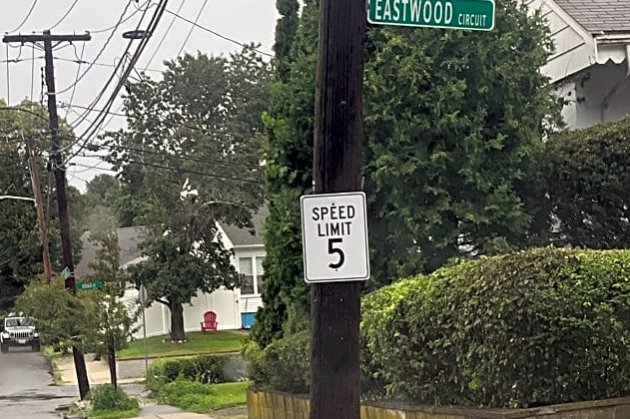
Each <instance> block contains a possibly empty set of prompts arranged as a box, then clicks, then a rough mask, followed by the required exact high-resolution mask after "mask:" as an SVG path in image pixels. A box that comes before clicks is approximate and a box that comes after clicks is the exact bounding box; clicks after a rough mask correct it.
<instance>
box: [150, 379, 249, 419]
mask: <svg viewBox="0 0 630 419" xmlns="http://www.w3.org/2000/svg"><path fill="white" fill-rule="evenodd" d="M249 385H250V383H249V381H239V382H236V383H222V384H201V383H199V382H192V381H175V382H172V383H170V384H167V385H166V386H165V387H164V388H163V389H162V391H161V392H160V396H159V398H158V400H159V401H160V402H161V403H166V404H170V405H172V406H177V407H179V408H181V409H184V410H187V411H189V412H195V413H208V412H210V411H211V410H215V409H222V408H226V407H234V406H240V405H244V404H245V403H246V402H247V399H246V395H245V390H246V389H247V387H249Z"/></svg>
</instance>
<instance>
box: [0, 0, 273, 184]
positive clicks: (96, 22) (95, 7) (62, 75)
mask: <svg viewBox="0 0 630 419" xmlns="http://www.w3.org/2000/svg"><path fill="white" fill-rule="evenodd" d="M147 1H149V2H150V3H152V4H153V5H154V6H155V3H156V2H157V0H139V2H138V3H136V2H135V1H132V4H131V6H130V7H129V8H128V11H127V13H126V15H125V19H126V18H128V17H130V16H132V15H133V16H132V17H131V18H130V19H129V20H127V21H125V22H124V23H122V24H121V25H120V27H119V29H118V30H117V31H116V32H115V33H114V34H113V37H112V39H111V41H110V42H109V43H107V45H106V42H107V39H108V37H109V36H110V35H111V34H112V30H108V31H104V32H98V33H97V31H99V30H102V29H107V28H111V27H113V26H115V24H116V23H117V22H118V20H119V19H120V17H121V14H122V13H123V10H124V9H125V6H126V5H127V4H128V0H0V32H2V33H3V34H4V33H9V34H17V33H18V32H19V33H22V34H29V33H32V32H40V33H41V31H42V30H45V29H48V28H51V27H53V26H54V25H55V24H56V23H57V22H58V21H60V19H61V18H62V17H63V16H64V15H65V14H66V13H67V12H68V11H69V14H68V15H67V16H66V17H65V18H64V19H63V20H61V22H60V23H59V24H58V25H57V26H56V27H54V28H53V29H52V33H53V34H54V33H57V34H67V33H84V32H86V31H89V32H91V33H92V41H90V42H87V43H85V50H83V47H84V46H83V44H82V43H77V44H75V45H74V47H73V46H67V45H65V44H64V45H60V46H59V47H57V50H56V51H55V56H56V57H58V58H59V59H57V60H56V61H55V72H56V85H57V90H58V91H60V92H61V91H63V90H65V89H67V88H68V87H70V86H71V85H72V84H73V83H74V82H75V80H76V78H77V70H78V71H79V74H83V73H84V72H85V71H86V70H87V69H88V65H87V64H83V65H81V67H80V68H78V67H79V65H78V64H76V63H74V62H70V61H64V60H75V61H76V60H78V58H80V57H81V55H82V54H83V61H86V62H94V61H95V59H96V58H97V56H98V54H99V51H101V49H103V48H104V47H105V49H104V50H103V52H102V54H101V56H100V58H98V60H96V65H94V66H92V68H91V69H89V71H87V72H86V73H85V76H84V77H83V78H82V79H81V80H80V81H79V83H78V84H77V85H76V90H75V93H74V98H72V91H73V89H71V88H70V89H69V90H68V91H66V92H64V93H60V94H59V96H58V98H57V103H58V104H59V106H60V109H59V115H60V116H62V117H64V116H65V115H66V112H68V114H67V115H68V118H67V119H68V121H69V122H71V123H72V122H73V121H75V120H76V119H77V118H78V116H79V115H78V114H77V112H78V113H79V114H81V113H83V112H85V110H84V109H82V107H87V106H89V105H90V104H91V103H92V102H93V101H94V99H95V97H96V95H97V94H98V92H99V91H100V89H101V87H102V85H103V83H104V82H105V81H106V80H107V79H108V78H109V77H110V75H111V74H112V71H113V68H111V67H110V66H112V65H114V64H116V63H117V62H118V61H119V60H120V58H121V55H122V53H123V51H124V49H125V47H126V46H127V42H128V41H126V40H124V39H123V38H122V33H123V32H125V31H129V30H133V29H135V28H136V26H137V25H138V21H139V19H140V16H141V15H142V10H140V11H138V8H139V7H140V6H143V5H145V4H146V3H145V2H147ZM204 1H205V6H204ZM75 3H76V4H75ZM73 4H74V7H72V6H73ZM33 5H34V8H33V9H32V13H31V15H30V16H29V17H28V19H27V20H26V21H25V22H24V23H23V24H22V22H23V21H24V19H25V18H26V16H27V15H28V13H29V10H31V8H32V7H33ZM71 8H72V9H71ZM167 9H168V10H170V11H172V12H177V14H179V15H181V16H182V17H185V18H186V19H189V20H192V21H194V20H195V19H196V17H197V15H198V14H199V13H200V11H201V13H200V15H199V20H198V24H199V25H201V26H203V27H205V28H208V29H210V30H212V31H215V32H217V33H219V34H221V35H224V36H226V37H228V38H231V39H234V40H236V41H239V42H244V43H249V42H258V43H260V44H262V46H261V48H260V49H261V50H262V51H265V52H269V53H271V52H272V51H271V50H272V46H273V35H274V30H275V22H276V19H277V13H276V9H275V0H169V2H168V6H167ZM153 10H155V7H153V8H151V9H150V10H149V13H147V14H146V17H145V20H144V21H143V24H142V27H145V26H146V23H147V22H148V20H149V19H150V16H151V15H152V13H151V12H152V11H153ZM21 24H22V26H21V28H19V31H17V32H16V31H15V30H16V29H18V27H19V26H20V25H21ZM191 27H192V25H191V24H190V23H188V22H186V21H184V20H182V19H179V18H177V17H174V16H173V15H172V14H170V13H165V14H164V16H163V17H162V20H161V21H160V24H159V26H158V29H157V31H156V33H155V34H154V36H153V37H152V39H151V40H150V42H149V44H148V46H147V48H146V49H145V51H144V53H143V55H142V57H141V58H140V60H139V64H138V65H137V66H136V68H138V69H143V68H147V67H148V68H149V69H157V70H159V69H161V68H162V67H163V66H162V62H163V61H164V60H170V59H173V58H175V57H176V56H177V54H178V51H180V49H181V48H182V45H184V42H185V40H186V38H187V35H188V33H189V31H190V29H191ZM162 39H164V41H163V43H162V45H161V46H160V48H159V49H158V48H157V47H158V45H159V44H160V41H161V40H162ZM136 42H137V41H136ZM0 47H1V49H2V51H0V60H1V61H2V62H1V64H0V96H1V97H3V98H5V100H6V98H7V97H10V104H11V105H17V104H18V103H19V102H20V101H21V100H23V99H24V98H30V97H31V92H32V93H33V99H34V100H36V101H39V100H40V98H41V93H42V89H41V77H40V68H41V67H42V66H43V65H44V60H43V58H40V57H42V56H43V52H42V51H39V50H37V49H36V50H35V51H34V55H35V58H36V59H35V61H34V62H35V65H34V67H32V65H31V63H32V62H33V60H32V57H33V50H32V48H31V47H30V45H25V46H24V47H22V48H20V47H19V46H18V45H14V48H9V50H8V58H9V59H11V60H13V59H19V60H23V61H20V62H18V63H10V64H9V68H8V71H7V63H6V59H7V56H6V54H7V49H6V48H7V47H6V44H2V45H1V46H0ZM134 49H135V47H134V48H132V51H133V50H134ZM236 49H239V46H238V45H235V44H234V43H231V42H229V41H226V40H224V39H221V38H220V37H218V36H216V35H213V34H210V33H208V32H206V31H204V30H202V29H199V28H195V29H194V30H193V32H192V35H191V36H190V39H189V40H188V41H187V42H186V43H185V45H184V49H183V51H184V52H192V53H194V52H196V51H202V52H204V53H207V54H216V55H218V54H227V53H229V52H231V51H234V50H236ZM154 54H155V56H154V57H153V58H152V59H151V57H152V56H153V55H154ZM152 74H156V75H157V74H159V73H152ZM7 86H8V91H7ZM106 96H107V95H106ZM71 98H72V102H71ZM105 101H106V97H105V98H103V100H101V102H100V103H104V102H105ZM69 103H72V105H73V106H74V107H73V108H71V109H68V107H67V106H66V105H67V104H69ZM120 103H121V102H120V101H117V102H116V103H115V104H114V106H113V108H112V111H116V110H117V109H119V107H120ZM96 108H97V109H99V108H101V106H100V104H99V105H97V106H96ZM95 115H96V114H92V115H88V116H87V118H88V119H91V118H92V117H94V116H95ZM84 123H85V122H84ZM84 123H83V124H84ZM82 126H83V128H84V129H85V125H82V124H81V123H79V124H78V127H77V128H76V129H75V133H76V134H77V135H79V134H81V132H82V129H81V128H82ZM122 126H124V118H121V117H116V116H114V117H112V119H111V120H110V118H107V119H106V126H105V128H106V129H108V130H109V129H115V128H120V127H122ZM74 161H75V162H76V163H77V164H76V165H75V166H71V167H70V168H69V170H68V181H69V182H70V184H72V185H74V186H77V187H79V188H80V189H82V190H83V187H84V183H85V181H86V180H89V179H90V178H92V177H93V176H94V175H96V174H98V173H105V172H103V171H102V170H101V169H102V168H107V165H106V164H105V163H100V164H99V160H98V159H90V158H76V159H75V160H74ZM95 165H96V166H97V168H93V169H92V168H90V167H91V166H95Z"/></svg>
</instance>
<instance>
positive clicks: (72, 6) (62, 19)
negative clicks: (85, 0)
mask: <svg viewBox="0 0 630 419" xmlns="http://www.w3.org/2000/svg"><path fill="white" fill-rule="evenodd" d="M78 2H79V0H74V3H72V5H71V6H70V8H69V9H68V11H67V12H66V13H65V14H64V15H63V16H61V19H59V20H58V21H57V23H55V24H54V25H52V26H51V27H50V28H48V30H52V29H55V28H56V27H57V26H59V24H60V23H61V22H63V21H64V20H65V19H66V18H67V17H68V15H69V14H70V13H71V12H72V10H73V9H74V7H75V6H76V5H77V3H78Z"/></svg>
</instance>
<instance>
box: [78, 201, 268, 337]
mask: <svg viewBox="0 0 630 419" xmlns="http://www.w3.org/2000/svg"><path fill="white" fill-rule="evenodd" d="M266 217H267V210H266V209H262V210H261V211H259V212H258V213H257V214H255V215H254V217H253V220H252V221H253V226H254V227H253V229H251V230H250V229H242V228H238V227H234V226H230V225H225V224H219V225H218V230H219V237H220V239H221V240H222V242H223V244H224V246H225V247H226V249H228V250H232V251H233V254H234V255H233V257H232V264H233V265H234V267H235V268H236V269H237V271H238V272H239V273H241V274H243V275H244V277H245V284H244V285H243V287H241V288H240V289H234V290H228V289H224V288H221V289H218V290H216V291H214V292H212V293H210V294H207V293H199V294H198V295H197V296H196V297H194V298H193V299H192V301H191V303H190V304H186V305H184V328H185V330H186V331H187V332H189V331H198V330H200V322H201V321H202V319H203V314H204V313H205V312H206V311H210V310H212V311H214V312H215V313H217V321H218V322H219V324H218V328H219V329H222V330H225V329H241V328H249V327H251V325H252V324H253V322H254V317H255V314H256V311H257V310H258V308H259V307H261V306H262V298H261V295H260V294H261V291H262V283H263V280H264V272H263V268H262V262H263V260H264V258H265V249H264V245H263V241H262V228H263V224H264V221H265V218H266ZM144 234H145V229H143V228H142V227H127V228H120V229H118V243H119V246H120V259H121V265H122V266H123V267H127V266H130V265H132V264H134V263H138V262H140V261H142V260H144V257H143V256H142V254H141V251H140V249H139V244H140V243H141V242H142V240H143V236H144ZM88 237H89V235H88V233H86V234H85V235H84V236H83V237H82V242H83V250H82V258H81V262H80V263H79V265H78V266H77V268H76V275H77V278H78V279H79V280H82V279H86V280H87V279H93V278H91V270H90V269H89V264H90V263H91V262H93V261H94V259H95V256H96V247H95V246H94V245H93V244H92V243H91V242H90V241H89V240H88ZM137 299H138V292H137V290H135V289H134V288H133V287H130V288H129V289H128V290H127V292H126V294H125V300H126V301H127V302H128V303H130V304H133V303H135V302H136V301H137ZM146 322H147V335H148V336H156V335H164V334H167V333H169V331H170V313H169V309H168V307H166V306H165V305H163V304H160V303H157V302H155V303H153V304H152V305H151V306H150V307H149V308H147V310H146ZM141 335H142V329H139V330H138V332H137V336H138V337H139V336H141Z"/></svg>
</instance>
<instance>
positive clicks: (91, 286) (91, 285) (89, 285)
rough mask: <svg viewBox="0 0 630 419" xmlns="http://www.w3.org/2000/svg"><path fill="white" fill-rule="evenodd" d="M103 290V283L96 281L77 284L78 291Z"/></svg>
mask: <svg viewBox="0 0 630 419" xmlns="http://www.w3.org/2000/svg"><path fill="white" fill-rule="evenodd" d="M102 288H103V281H101V280H96V281H92V282H77V290H79V291H83V290H100V289H102Z"/></svg>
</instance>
